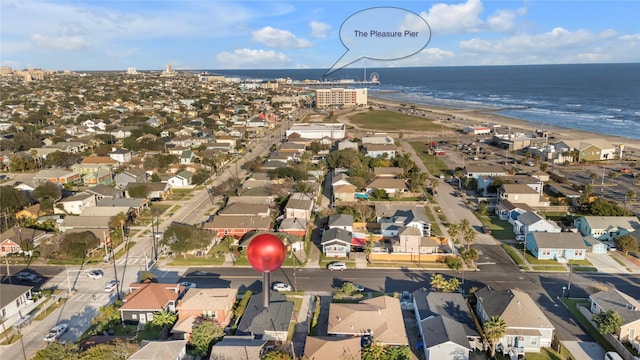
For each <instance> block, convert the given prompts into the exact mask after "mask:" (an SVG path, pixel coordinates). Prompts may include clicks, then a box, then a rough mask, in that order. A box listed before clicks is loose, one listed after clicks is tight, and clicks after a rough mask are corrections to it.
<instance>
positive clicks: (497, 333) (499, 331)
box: [484, 315, 507, 359]
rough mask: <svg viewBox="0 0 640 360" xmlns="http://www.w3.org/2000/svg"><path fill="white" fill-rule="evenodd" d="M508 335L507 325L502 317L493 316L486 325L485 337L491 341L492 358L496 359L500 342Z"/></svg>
mask: <svg viewBox="0 0 640 360" xmlns="http://www.w3.org/2000/svg"><path fill="white" fill-rule="evenodd" d="M506 333H507V323H506V322H504V320H503V319H502V318H501V317H500V316H496V315H494V316H492V317H491V319H489V321H487V322H486V323H484V335H485V336H486V337H487V339H489V341H490V349H491V358H492V359H493V358H495V357H496V346H497V345H498V341H500V339H502V337H503V336H504V335H505V334H506Z"/></svg>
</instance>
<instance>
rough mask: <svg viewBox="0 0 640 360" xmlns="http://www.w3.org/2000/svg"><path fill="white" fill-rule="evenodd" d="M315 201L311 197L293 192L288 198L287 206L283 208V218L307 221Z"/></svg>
mask: <svg viewBox="0 0 640 360" xmlns="http://www.w3.org/2000/svg"><path fill="white" fill-rule="evenodd" d="M314 204H315V199H314V198H313V196H311V195H308V194H305V193H298V192H294V193H293V194H291V196H289V200H287V204H286V205H285V207H284V216H285V217H287V218H298V219H305V220H307V221H309V219H311V213H312V211H313V205H314Z"/></svg>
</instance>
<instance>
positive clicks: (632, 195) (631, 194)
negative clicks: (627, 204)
mask: <svg viewBox="0 0 640 360" xmlns="http://www.w3.org/2000/svg"><path fill="white" fill-rule="evenodd" d="M625 195H626V197H627V201H633V200H634V199H635V198H636V196H638V194H636V192H635V191H633V190H629V191H627V193H626V194H625Z"/></svg>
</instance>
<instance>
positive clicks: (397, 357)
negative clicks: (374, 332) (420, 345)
mask: <svg viewBox="0 0 640 360" xmlns="http://www.w3.org/2000/svg"><path fill="white" fill-rule="evenodd" d="M387 355H388V356H389V359H394V360H409V359H411V358H412V355H413V354H412V353H411V348H410V347H409V346H407V345H404V346H388V347H387Z"/></svg>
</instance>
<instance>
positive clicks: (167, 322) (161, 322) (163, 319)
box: [151, 309, 178, 329]
mask: <svg viewBox="0 0 640 360" xmlns="http://www.w3.org/2000/svg"><path fill="white" fill-rule="evenodd" d="M177 320H178V315H177V314H175V313H172V312H171V311H169V310H166V309H163V310H162V311H156V312H154V313H153V319H151V324H153V326H155V327H157V328H160V329H162V328H163V327H165V326H168V327H172V326H173V324H175V323H176V321H177Z"/></svg>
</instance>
